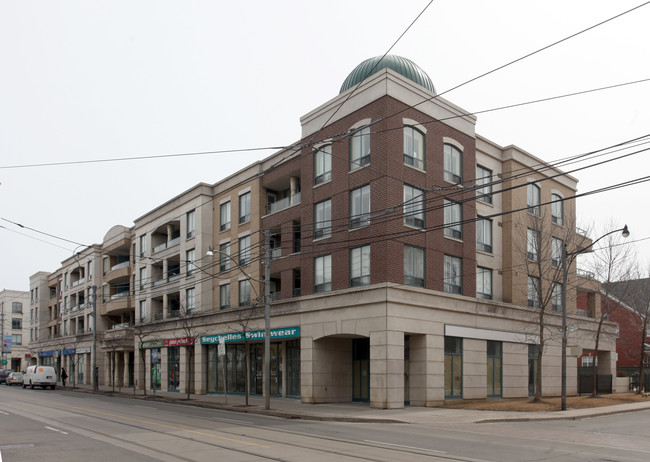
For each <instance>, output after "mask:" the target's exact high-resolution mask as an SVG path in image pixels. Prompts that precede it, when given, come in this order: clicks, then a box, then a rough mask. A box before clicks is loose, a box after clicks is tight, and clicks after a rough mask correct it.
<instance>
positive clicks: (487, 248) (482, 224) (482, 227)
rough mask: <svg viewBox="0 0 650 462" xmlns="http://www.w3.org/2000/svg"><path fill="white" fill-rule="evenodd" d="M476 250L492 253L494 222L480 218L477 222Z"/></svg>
mask: <svg viewBox="0 0 650 462" xmlns="http://www.w3.org/2000/svg"><path fill="white" fill-rule="evenodd" d="M476 250H479V251H481V252H487V253H492V220H488V219H487V218H481V217H479V219H478V220H477V221H476Z"/></svg>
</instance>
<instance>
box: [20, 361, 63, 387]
mask: <svg viewBox="0 0 650 462" xmlns="http://www.w3.org/2000/svg"><path fill="white" fill-rule="evenodd" d="M26 387H31V388H34V387H43V389H46V388H47V387H50V388H51V389H52V390H54V389H55V388H56V371H55V370H54V368H53V367H52V366H29V367H28V368H27V371H26V372H25V374H24V375H23V388H26Z"/></svg>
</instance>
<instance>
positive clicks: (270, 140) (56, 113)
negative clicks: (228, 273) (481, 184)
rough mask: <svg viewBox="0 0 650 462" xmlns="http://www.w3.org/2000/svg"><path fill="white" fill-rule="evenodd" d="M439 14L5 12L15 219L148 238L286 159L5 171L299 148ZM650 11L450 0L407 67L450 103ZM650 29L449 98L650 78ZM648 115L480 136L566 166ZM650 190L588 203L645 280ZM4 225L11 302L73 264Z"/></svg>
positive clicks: (618, 169) (618, 93) (5, 198)
mask: <svg viewBox="0 0 650 462" xmlns="http://www.w3.org/2000/svg"><path fill="white" fill-rule="evenodd" d="M428 3H429V2H428V0H426V1H405V2H404V1H402V2H396V1H394V0H391V1H383V0H372V1H351V0H346V1H339V0H328V1H327V2H307V1H304V0H302V1H281V0H280V1H275V2H268V1H253V2H217V1H162V0H158V1H137V0H129V1H114V0H112V1H105V2H103V1H89V0H83V1H56V2H53V1H30V2H25V1H9V0H0V65H1V66H2V71H1V72H0V183H1V184H0V218H2V219H4V220H10V221H13V222H17V223H21V224H23V225H25V226H27V227H30V228H33V229H36V230H39V231H42V232H44V233H49V234H52V235H55V236H59V237H62V238H65V239H68V240H70V241H74V242H79V243H83V244H92V243H101V242H102V240H103V237H104V235H105V234H106V232H107V231H108V230H109V229H110V228H111V227H112V226H113V225H116V224H121V225H125V226H132V225H133V220H134V219H135V218H137V217H139V216H141V215H143V214H145V213H147V212H148V211H149V210H151V209H153V208H155V207H156V206H158V205H159V204H161V203H163V202H165V201H167V200H168V199H170V198H172V197H174V196H175V195H177V194H179V193H181V192H183V191H185V190H186V189H188V188H190V187H192V186H193V185H195V184H197V183H199V182H206V183H210V184H212V183H215V182H217V181H219V180H221V179H222V178H224V177H225V176H227V175H229V174H231V173H233V172H235V171H237V170H239V169H241V168H242V167H244V166H246V165H248V164H249V163H251V162H254V161H256V160H258V159H260V158H263V157H266V156H267V155H270V154H271V153H272V152H274V151H272V150H269V151H253V152H250V153H245V154H241V153H238V154H236V155H235V154H212V155H203V156H196V157H184V158H176V159H151V160H135V161H121V162H111V163H96V164H78V165H66V166H49V167H33V168H5V167H8V166H15V165H27V164H37V163H47V162H66V161H83V160H95V159H111V158H124V157H141V156H155V155H165V154H176V153H191V152H204V151H217V150H227V149H242V148H258V147H269V146H285V145H289V144H291V143H292V142H294V141H297V140H298V139H299V138H300V122H299V118H300V117H301V116H302V115H304V114H306V113H307V112H309V111H311V110H312V109H314V108H316V107H317V106H319V105H321V104H322V103H324V102H326V101H327V100H329V99H331V98H333V97H335V96H336V95H337V94H338V92H339V88H340V86H341V84H342V82H343V80H345V78H346V77H347V75H348V74H349V73H350V71H352V69H354V68H355V67H356V66H357V64H359V63H360V62H361V61H363V60H364V59H367V58H370V57H373V56H379V55H383V54H384V53H385V52H386V51H387V50H388V49H389V48H390V47H391V45H393V43H394V42H395V41H396V40H397V39H398V38H399V37H400V35H401V34H402V33H403V32H404V31H405V30H406V29H407V27H408V26H409V25H410V24H411V23H412V22H413V21H414V20H415V19H416V17H417V16H418V14H419V13H420V12H421V11H422V10H423V9H424V8H425V6H426V5H427V4H428ZM641 4H642V1H641V0H634V1H628V0H618V1H616V2H613V1H594V0H571V1H566V0H564V1H559V0H546V1H526V2H522V1H520V0H519V1H517V0H513V1H505V0H504V1H501V0H494V1H490V2H486V1H484V0H483V1H480V0H467V1H461V0H453V1H452V0H437V1H434V2H433V3H432V4H431V5H430V6H429V7H428V8H427V9H426V11H424V13H423V14H422V16H421V17H420V18H419V19H418V20H417V21H416V22H415V23H414V25H413V26H412V27H411V29H410V30H408V32H406V34H405V35H404V36H403V37H402V38H401V39H400V40H399V41H398V43H397V44H396V45H395V47H394V48H393V49H392V51H391V53H393V54H397V55H401V56H404V57H407V58H409V59H411V60H412V61H414V62H415V63H416V64H418V65H419V66H420V67H421V68H422V69H423V70H424V71H425V72H427V73H428V75H429V76H430V77H431V79H432V80H433V83H434V85H435V87H436V90H437V91H438V93H442V92H445V91H446V90H448V89H451V88H453V87H455V86H457V85H458V84H461V83H463V82H465V81H467V80H470V79H472V78H474V77H477V76H479V75H481V74H483V73H485V72H487V71H489V70H491V69H494V68H496V67H498V66H500V65H502V64H505V63H507V62H510V61H512V60H514V59H517V58H519V57H522V56H524V55H526V54H528V53H530V52H533V51H535V50H537V49H539V48H542V47H544V46H546V45H549V44H551V43H553V42H555V41H557V40H560V39H563V38H565V37H567V36H569V35H571V34H573V33H576V32H578V31H581V30H583V29H585V28H587V27H589V26H592V25H594V24H597V23H599V22H601V21H604V20H607V19H608V18H610V17H613V16H615V15H617V14H619V13H622V12H624V11H626V10H628V9H631V8H633V7H636V6H638V5H641ZM649 24H650V5H648V6H643V7H641V8H639V9H637V10H636V11H634V12H631V13H629V14H626V15H624V16H622V17H620V18H618V19H615V20H613V21H610V22H608V23H606V24H603V25H601V26H599V27H596V28H594V29H593V30H591V31H588V32H586V33H584V34H581V35H579V36H577V37H575V38H572V39H570V40H568V41H566V42H563V43H561V44H559V45H557V46H554V47H552V48H550V49H548V50H546V51H543V52H541V53H539V54H536V55H534V56H532V57H529V58H526V59H524V60H522V61H520V62H518V63H517V64H514V65H512V66H509V67H507V68H505V69H502V70H500V71H498V72H495V73H494V74H491V75H489V76H487V77H483V78H480V79H478V80H476V81H474V82H472V83H469V84H468V85H465V86H463V87H461V88H458V89H456V90H453V91H451V92H449V93H447V94H445V95H444V98H446V99H448V100H450V101H451V102H453V103H455V104H457V105H459V106H460V107H461V108H463V109H465V110H467V111H481V110H486V109H490V108H496V107H500V106H504V105H509V104H514V103H519V102H524V101H529V100H536V99H540V98H546V97H551V96H556V95H561V94H566V93H572V92H577V91H583V90H588V89H593V88H599V87H604V86H609V85H615V84H621V83H625V82H631V81H636V80H641V79H648V78H650V53H649V52H648V44H650V27H648V25H649ZM649 103H650V82H645V83H638V84H635V85H630V86H626V87H622V88H616V89H611V90H607V91H602V92H596V93H590V94H586V95H581V96H575V97H571V98H567V99H562V100H556V101H551V102H544V103H538V104H533V105H529V106H524V107H519V108H515V109H506V110H502V111H496V112H491V113H485V114H480V115H479V116H478V122H477V126H476V131H477V133H479V134H481V135H482V136H484V137H486V138H488V139H490V140H492V141H494V142H496V143H498V144H500V145H502V146H506V145H510V144H515V145H517V146H519V147H520V148H522V149H524V150H526V151H528V152H530V153H532V154H534V155H536V156H537V157H540V158H542V159H544V160H546V161H549V162H551V161H554V160H557V159H561V158H565V157H568V156H572V155H576V154H580V153H584V152H588V151H592V150H596V149H600V148H604V147H607V146H610V145H614V144H617V143H620V142H623V141H626V140H629V139H632V138H637V137H640V136H643V135H646V134H648V133H650V104H649ZM645 147H646V145H643V146H640V147H639V148H638V149H644V148H645ZM638 149H637V150H638ZM592 163H593V161H592ZM647 175H650V154H648V153H647V152H642V153H640V154H637V155H634V156H631V157H630V158H628V159H626V160H618V161H615V162H612V163H609V164H605V165H603V166H600V167H594V168H591V169H588V170H582V171H579V172H576V173H574V176H576V177H577V178H578V179H579V180H580V182H579V184H578V187H579V192H587V191H592V190H596V189H599V188H603V187H606V186H610V185H614V184H617V183H621V182H624V181H630V180H633V179H636V178H640V177H644V176H647ZM649 191H650V187H649V183H643V184H641V185H637V186H631V187H626V188H622V189H616V190H613V191H609V192H604V193H601V194H595V195H592V196H589V197H588V198H585V199H580V200H579V202H578V207H579V212H578V219H579V222H580V224H581V225H582V226H583V227H585V228H588V227H590V226H595V227H596V229H597V231H594V234H597V233H598V232H600V231H601V230H602V224H603V223H614V224H615V225H616V226H622V225H623V224H625V223H627V224H628V225H629V227H630V230H631V233H632V234H631V236H630V238H629V239H628V241H638V242H636V243H635V244H634V245H637V246H638V248H639V251H638V256H639V258H640V260H641V262H642V264H644V265H647V263H648V261H649V260H650V244H649V242H650V239H649V238H650V218H648V206H647V198H648V192H649ZM4 220H0V226H2V228H0V257H1V260H0V262H1V264H0V289H2V288H6V289H13V290H29V277H30V275H32V274H34V273H36V272H38V271H48V272H51V271H54V270H56V269H57V268H58V267H59V266H60V264H61V261H63V260H65V259H66V258H69V257H70V256H72V253H73V251H74V249H75V245H74V244H71V243H68V242H64V241H61V240H57V239H54V238H52V237H48V236H46V235H43V234H39V233H36V232H33V231H30V230H27V229H21V228H19V227H17V226H15V225H13V224H11V223H9V222H7V221H4ZM601 234H602V233H601ZM593 237H596V236H593Z"/></svg>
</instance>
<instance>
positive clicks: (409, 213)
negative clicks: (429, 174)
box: [404, 184, 424, 228]
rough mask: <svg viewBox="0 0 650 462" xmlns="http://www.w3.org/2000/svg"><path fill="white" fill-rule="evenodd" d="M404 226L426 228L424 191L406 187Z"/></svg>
mask: <svg viewBox="0 0 650 462" xmlns="http://www.w3.org/2000/svg"><path fill="white" fill-rule="evenodd" d="M404 224H405V225H409V226H414V227H416V228H424V191H422V190H421V189H418V188H415V187H413V186H409V185H407V184H405V185H404Z"/></svg>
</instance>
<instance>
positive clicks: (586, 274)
mask: <svg viewBox="0 0 650 462" xmlns="http://www.w3.org/2000/svg"><path fill="white" fill-rule="evenodd" d="M576 273H578V276H582V277H583V278H587V279H595V278H596V275H595V274H594V273H593V272H591V271H587V270H582V269H580V268H578V269H577V270H576Z"/></svg>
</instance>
